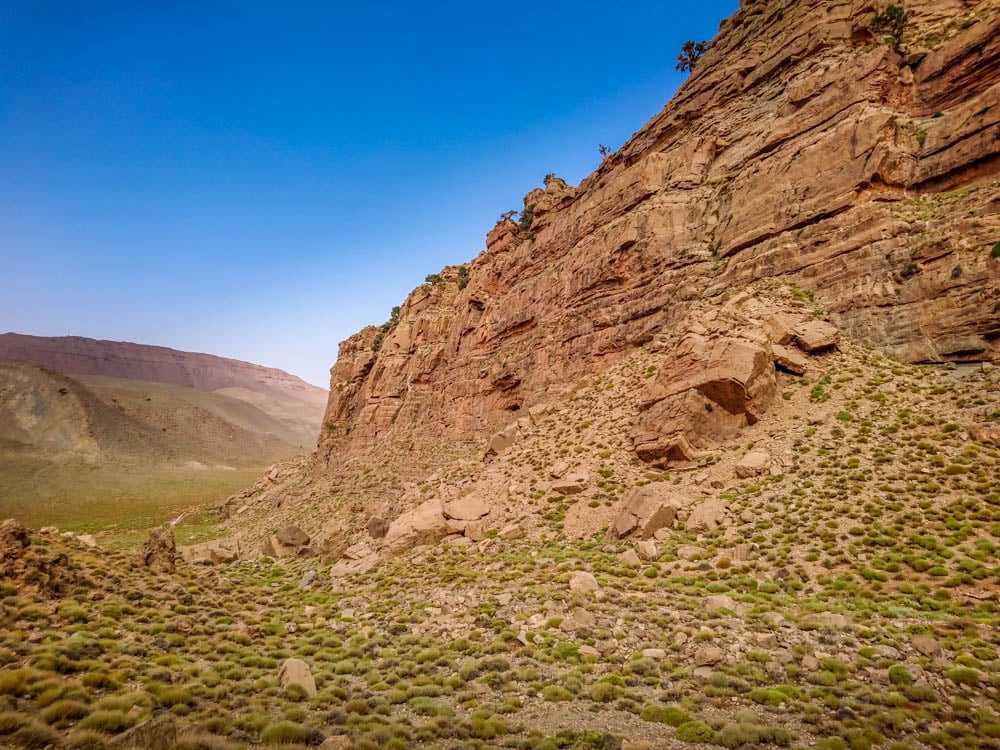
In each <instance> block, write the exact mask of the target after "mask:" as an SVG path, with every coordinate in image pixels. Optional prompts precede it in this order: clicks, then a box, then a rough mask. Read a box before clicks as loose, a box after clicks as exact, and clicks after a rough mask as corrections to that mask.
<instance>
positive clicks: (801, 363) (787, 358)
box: [771, 344, 809, 375]
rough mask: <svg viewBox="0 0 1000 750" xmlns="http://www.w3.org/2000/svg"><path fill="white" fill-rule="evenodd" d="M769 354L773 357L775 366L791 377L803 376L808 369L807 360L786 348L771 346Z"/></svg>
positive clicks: (776, 345) (777, 345)
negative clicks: (790, 374) (788, 373)
mask: <svg viewBox="0 0 1000 750" xmlns="http://www.w3.org/2000/svg"><path fill="white" fill-rule="evenodd" d="M771 354H772V356H773V357H774V364H775V365H776V366H778V367H780V368H781V369H782V370H785V371H786V372H790V373H792V374H793V375H805V374H806V371H807V370H808V369H809V360H808V359H806V358H805V357H804V356H803V355H802V354H800V353H799V352H797V351H795V350H794V349H789V348H788V347H787V346H781V345H779V344H773V345H772V346H771Z"/></svg>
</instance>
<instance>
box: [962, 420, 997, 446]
mask: <svg viewBox="0 0 1000 750" xmlns="http://www.w3.org/2000/svg"><path fill="white" fill-rule="evenodd" d="M966 432H968V433H969V437H970V438H972V439H973V440H975V441H976V442H977V443H989V444H990V445H1000V429H998V428H990V427H987V426H986V425H981V424H974V425H970V426H969V427H967V428H966Z"/></svg>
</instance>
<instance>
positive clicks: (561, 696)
mask: <svg viewBox="0 0 1000 750" xmlns="http://www.w3.org/2000/svg"><path fill="white" fill-rule="evenodd" d="M542 697H543V698H544V699H545V700H547V701H571V700H573V694H572V693H571V692H570V691H569V690H567V689H566V688H564V687H560V686H559V685H548V686H546V687H545V689H544V690H542Z"/></svg>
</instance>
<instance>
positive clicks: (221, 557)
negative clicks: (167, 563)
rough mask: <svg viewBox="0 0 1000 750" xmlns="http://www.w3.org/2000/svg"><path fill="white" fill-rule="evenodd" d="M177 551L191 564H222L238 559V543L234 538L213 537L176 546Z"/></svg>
mask: <svg viewBox="0 0 1000 750" xmlns="http://www.w3.org/2000/svg"><path fill="white" fill-rule="evenodd" d="M178 552H180V555H181V557H182V558H183V559H184V560H185V561H186V562H189V563H191V564H192V565H223V564H226V563H232V562H236V561H237V560H238V559H239V557H240V545H239V541H238V540H236V539H213V540H212V541H209V542H200V543H199V544H190V545H187V546H185V547H178Z"/></svg>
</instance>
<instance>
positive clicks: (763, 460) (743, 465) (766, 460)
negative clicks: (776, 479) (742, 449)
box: [736, 451, 771, 479]
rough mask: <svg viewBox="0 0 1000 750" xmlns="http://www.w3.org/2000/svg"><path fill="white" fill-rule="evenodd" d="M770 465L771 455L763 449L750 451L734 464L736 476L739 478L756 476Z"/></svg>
mask: <svg viewBox="0 0 1000 750" xmlns="http://www.w3.org/2000/svg"><path fill="white" fill-rule="evenodd" d="M770 467H771V457H770V456H769V455H767V454H766V453H764V451H750V452H749V453H747V454H746V455H745V456H743V458H741V459H740V460H739V462H738V463H737V464H736V476H738V477H739V478H740V479H747V478H749V477H756V476H760V475H761V474H763V473H764V472H765V471H767V470H768V469H769V468H770Z"/></svg>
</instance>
